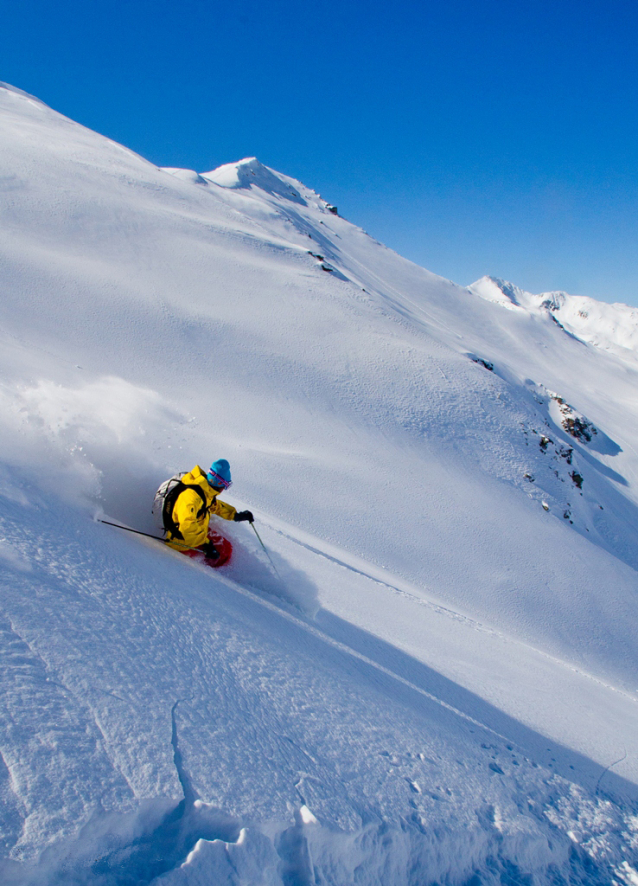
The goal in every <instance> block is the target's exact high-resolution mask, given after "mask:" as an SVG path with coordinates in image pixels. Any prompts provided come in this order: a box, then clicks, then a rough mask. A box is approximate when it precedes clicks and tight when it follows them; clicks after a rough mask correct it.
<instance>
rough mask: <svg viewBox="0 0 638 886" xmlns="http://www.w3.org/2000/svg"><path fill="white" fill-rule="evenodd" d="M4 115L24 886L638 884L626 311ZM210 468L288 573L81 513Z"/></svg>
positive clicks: (272, 182)
mask: <svg viewBox="0 0 638 886" xmlns="http://www.w3.org/2000/svg"><path fill="white" fill-rule="evenodd" d="M0 121H1V126H2V138H1V139H0V163H1V168H0V190H1V191H2V201H1V204H0V205H1V207H2V208H1V210H0V226H1V230H2V238H1V240H0V256H1V260H2V268H3V277H2V281H3V282H2V289H1V293H2V297H1V299H0V335H1V336H2V349H1V350H0V400H1V402H2V420H1V423H0V443H1V447H2V449H1V452H2V456H1V464H0V468H1V470H0V566H1V567H2V572H1V577H0V582H1V586H2V612H1V613H0V627H1V630H2V643H1V645H0V654H1V655H2V657H3V668H2V670H1V673H2V680H3V684H4V685H3V690H4V693H3V694H4V698H5V700H6V702H5V704H4V706H3V709H2V717H3V724H2V728H1V730H0V742H1V743H0V752H1V754H2V760H1V761H0V794H1V795H2V798H3V803H2V812H1V813H0V826H1V828H0V839H1V840H2V846H3V851H4V859H5V860H4V861H3V862H2V863H0V864H2V866H1V867H0V871H1V872H2V875H3V878H4V881H5V882H8V883H20V884H22V883H38V884H40V883H51V884H54V883H98V884H105V886H110V884H115V883H118V884H127V883H131V884H133V883H136V884H137V883H140V882H142V883H145V882H151V881H153V882H158V883H166V884H168V883H170V884H182V883H192V884H195V883H202V882H206V883H208V882H214V883H229V884H231V883H232V884H238V883H251V884H257V883H264V884H278V886H279V884H310V883H317V884H318V883H331V884H349V883H354V882H356V883H361V884H372V883H380V882H382V883H384V884H386V883H387V884H403V883H415V884H416V883H418V884H423V883H434V882H439V883H442V882H446V883H459V884H461V883H468V882H475V883H478V882H481V883H497V882H514V883H519V882H535V883H558V882H571V883H585V882H587V883H592V882H600V883H609V882H612V881H613V882H617V883H631V882H632V878H634V877H636V876H638V874H636V870H637V869H638V817H637V814H638V810H637V806H636V804H637V803H638V793H637V790H636V783H637V781H638V763H637V750H638V742H637V739H636V735H637V730H636V726H637V725H638V716H637V710H638V709H637V698H636V688H637V686H638V684H637V683H636V679H637V674H636V643H635V638H636V629H637V627H638V624H637V622H638V619H637V615H636V600H637V596H636V594H637V590H638V585H637V582H636V570H637V569H638V555H637V554H636V551H637V550H638V544H637V543H638V518H637V512H636V508H637V507H638V499H637V496H636V483H637V482H638V476H637V474H638V458H637V455H636V444H635V440H636V434H637V432H638V409H637V404H636V398H635V390H636V381H637V378H636V374H637V368H636V360H635V337H634V334H635V330H636V324H635V316H634V314H635V312H633V313H632V312H631V309H629V308H626V307H625V306H617V305H615V306H608V305H601V304H600V303H597V302H591V300H587V301H588V304H587V305H586V306H585V307H583V302H581V301H580V300H577V299H576V298H574V297H571V296H566V295H564V294H558V295H557V294H552V296H553V297H552V299H549V297H548V296H547V294H545V296H542V297H541V296H528V294H524V293H522V292H521V291H520V290H518V289H516V288H515V287H513V286H512V285H511V284H504V283H503V282H502V281H496V280H483V281H479V283H478V284H474V285H473V286H472V287H470V289H469V290H468V289H466V288H463V287H460V286H456V285H455V284H453V283H451V282H450V281H446V280H442V279H441V278H439V277H436V276H435V275H433V274H430V273H429V272H427V271H425V270H423V269H421V268H418V267H417V266H415V265H413V264H411V263H409V262H407V261H405V260H404V259H402V258H400V257H399V256H397V255H396V254H395V253H393V252H392V251H390V250H388V249H386V248H385V247H384V246H382V245H381V244H379V243H377V242H376V241H374V240H373V239H372V238H370V237H369V236H368V235H367V234H365V233H364V232H363V231H361V230H360V229H358V228H356V227H355V226H353V225H352V224H350V223H349V222H348V221H346V220H345V219H343V218H340V217H339V216H337V215H336V214H335V213H334V212H333V211H332V210H333V208H331V207H330V204H328V203H326V201H325V200H323V199H322V198H321V197H320V196H319V195H317V194H316V193H314V192H313V191H311V190H310V189H308V188H307V187H305V186H304V185H302V184H301V183H299V182H297V181H295V180H294V179H291V178H289V177H287V176H284V175H281V174H280V173H278V172H275V171H274V170H271V169H268V168H267V167H265V166H263V165H262V164H261V163H259V161H257V160H256V159H255V158H250V159H248V160H243V161H240V162H239V163H233V164H228V165H227V166H223V167H221V168H220V169H218V170H214V171H213V172H206V173H201V174H200V173H196V172H194V171H191V170H176V169H165V170H162V169H158V168H156V167H154V166H153V165H152V164H150V163H148V162H146V161H145V160H143V159H142V158H140V157H138V156H137V155H135V154H133V153H132V152H130V151H127V150H126V149H124V148H122V147H121V146H119V145H117V144H115V143H113V142H111V141H109V140H107V139H105V138H103V137H101V136H99V135H96V134H95V133H92V132H90V131H88V130H86V129H84V128H83V127H81V126H79V125H77V124H75V123H73V122H72V121H70V120H67V119H66V118H64V117H61V116H60V115H58V114H56V113H55V112H54V111H52V110H51V109H49V108H47V107H46V106H45V105H43V104H42V103H40V102H38V101H37V100H34V99H32V98H31V97H28V96H25V95H24V94H22V93H20V92H19V91H17V90H13V89H7V88H0ZM495 302H496V303H495ZM544 302H547V304H544ZM589 302H591V304H589ZM504 306H505V307H506V308H508V307H509V308H511V310H503V307H504ZM579 312H581V313H579ZM583 313H587V316H586V317H584V316H581V314H583ZM583 429H584V432H582V431H583ZM592 429H593V430H592ZM588 438H589V439H588ZM220 456H223V457H226V458H228V459H229V460H230V462H231V465H232V469H233V479H234V485H233V488H232V493H233V494H232V495H230V496H229V500H230V501H231V502H232V503H233V504H236V505H239V506H242V507H244V506H246V507H250V508H251V509H252V510H253V511H254V512H255V515H256V517H257V524H256V526H257V528H258V529H259V531H260V534H261V535H262V538H263V540H264V542H265V544H266V546H267V548H268V550H269V552H270V554H271V556H272V559H273V563H274V566H275V568H276V570H277V572H278V573H279V574H280V575H281V579H282V580H281V581H280V580H279V579H278V578H277V576H276V575H275V573H274V572H273V570H272V567H271V564H270V563H269V561H268V559H267V558H266V556H265V554H264V552H263V550H262V549H261V547H260V545H259V542H258V540H257V538H256V537H255V536H254V534H253V533H252V532H251V530H250V528H249V526H247V525H246V524H238V525H228V526H226V527H224V528H226V529H227V530H228V531H229V533H230V535H231V536H232V539H233V542H234V545H235V557H234V558H233V561H232V562H231V564H230V565H229V566H228V567H227V568H223V569H220V570H219V571H218V572H212V571H211V570H206V569H204V568H202V567H198V566H197V565H194V564H192V563H191V562H187V561H186V559H185V558H183V557H182V556H181V555H179V554H176V553H175V552H173V551H169V550H167V549H164V548H162V547H161V546H160V545H158V544H157V543H155V542H153V541H150V540H145V539H143V538H141V537H139V536H132V535H127V534H125V533H118V530H116V529H112V528H110V527H108V526H105V525H100V524H98V523H96V522H94V521H93V520H92V519H91V518H92V517H94V516H99V515H101V514H106V515H107V519H115V520H116V521H117V520H119V521H123V522H125V523H126V524H127V525H130V526H134V527H136V528H138V529H141V530H142V531H150V532H152V531H153V524H152V520H151V515H150V504H151V501H152V497H153V493H154V491H155V488H156V487H157V485H158V484H159V483H160V481H162V480H163V479H165V478H166V477H167V476H169V475H170V474H172V473H174V472H175V471H177V470H188V469H190V468H191V467H192V466H193V465H194V464H195V463H200V464H202V465H204V466H206V464H207V463H209V460H212V459H214V458H217V457H220ZM472 878H474V879H472Z"/></svg>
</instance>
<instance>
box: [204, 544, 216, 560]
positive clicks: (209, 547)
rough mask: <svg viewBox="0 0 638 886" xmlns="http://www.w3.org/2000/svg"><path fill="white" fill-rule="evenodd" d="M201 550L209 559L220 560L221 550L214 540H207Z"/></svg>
mask: <svg viewBox="0 0 638 886" xmlns="http://www.w3.org/2000/svg"><path fill="white" fill-rule="evenodd" d="M200 550H201V551H202V552H203V554H204V556H205V557H206V559H207V560H219V551H218V550H217V548H216V547H215V545H214V544H213V543H212V541H207V542H206V544H205V545H202V546H201V548H200Z"/></svg>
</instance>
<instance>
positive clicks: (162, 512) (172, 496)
mask: <svg viewBox="0 0 638 886" xmlns="http://www.w3.org/2000/svg"><path fill="white" fill-rule="evenodd" d="M185 473H186V471H182V472H181V473H180V474H174V475H173V476H172V477H169V478H168V480H164V482H163V483H162V485H161V486H160V487H159V489H158V490H157V492H156V493H155V498H154V499H153V507H152V508H151V513H152V515H153V516H154V517H155V522H156V524H157V526H158V528H159V529H161V530H162V532H170V534H171V536H172V537H173V538H183V537H184V536H183V535H182V533H181V532H180V531H179V527H178V525H177V523H175V521H174V520H173V516H172V515H173V508H174V507H175V502H176V501H177V497H178V495H181V494H182V492H184V490H185V489H193V490H195V492H197V493H198V495H199V496H200V497H201V499H202V506H201V508H200V509H199V511H198V512H197V518H198V519H199V518H200V517H202V516H203V515H204V514H205V513H206V511H207V510H208V505H207V503H206V496H205V495H204V493H203V492H202V490H201V489H200V488H199V486H191V485H188V486H187V485H186V483H182V477H183V476H184V474H185Z"/></svg>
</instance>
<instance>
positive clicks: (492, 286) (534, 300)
mask: <svg viewBox="0 0 638 886" xmlns="http://www.w3.org/2000/svg"><path fill="white" fill-rule="evenodd" d="M468 289H469V291H470V292H472V293H474V294H475V295H478V296H480V297H481V298H484V299H486V301H491V302H493V303H495V304H499V305H502V306H503V307H507V308H511V309H516V308H520V309H522V310H526V311H532V312H542V311H549V312H550V314H551V315H552V316H553V317H554V318H555V320H556V321H557V322H558V323H560V324H561V325H562V326H563V327H564V328H565V329H567V330H568V331H569V332H571V333H572V334H573V335H576V336H577V337H578V338H580V339H582V340H583V341H585V342H588V343H589V344H592V345H594V346H595V347H599V348H604V349H606V350H612V351H614V352H615V353H617V354H619V355H620V356H624V357H625V358H627V359H630V358H631V359H635V353H636V350H637V349H638V310H637V309H636V308H631V307H629V306H628V305H623V304H613V305H610V304H606V303H605V302H601V301H597V300H596V299H593V298H587V297H585V296H582V295H568V294H567V293H566V292H541V293H540V294H539V295H532V294H531V293H530V292H525V291H524V290H523V289H520V288H519V287H518V286H515V285H514V284H512V283H508V282H507V281H506V280H499V279H498V278H497V277H481V279H480V280H477V281H476V283H472V285H471V286H468ZM618 348H622V349H623V350H622V351H619V350H618ZM625 350H629V351H632V352H633V354H632V355H629V354H626V353H624V351H625Z"/></svg>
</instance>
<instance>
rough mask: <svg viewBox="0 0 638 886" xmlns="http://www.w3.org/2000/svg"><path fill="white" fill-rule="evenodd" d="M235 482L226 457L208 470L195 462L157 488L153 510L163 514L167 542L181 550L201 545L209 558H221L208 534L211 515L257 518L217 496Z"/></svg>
mask: <svg viewBox="0 0 638 886" xmlns="http://www.w3.org/2000/svg"><path fill="white" fill-rule="evenodd" d="M231 483H232V481H231V476H230V465H229V464H228V462H227V461H226V459H225V458H219V459H217V461H214V462H213V463H212V465H211V466H210V470H209V471H208V473H204V471H203V470H202V468H200V466H199V465H195V467H194V468H193V469H192V471H189V472H188V473H186V474H181V475H177V476H176V477H171V479H170V480H167V481H166V483H163V484H162V485H161V486H160V488H159V489H158V491H157V495H156V497H155V505H154V507H153V511H154V512H159V513H160V514H161V516H162V519H163V525H164V529H165V531H166V544H168V545H170V547H172V548H175V549H176V550H181V551H183V550H184V546H187V547H188V548H199V550H201V551H202V552H203V553H204V556H205V557H206V559H208V560H212V561H215V560H217V559H218V558H219V556H220V554H219V551H218V550H217V548H216V547H215V545H214V544H213V542H212V541H211V540H210V539H209V537H208V524H209V520H210V517H211V515H212V514H215V515H216V516H218V517H222V518H223V519H224V520H233V521H234V522H235V523H242V522H244V521H246V520H247V521H248V522H249V523H252V522H253V521H254V517H253V515H252V513H251V512H250V511H237V509H236V508H234V507H233V506H232V505H229V504H226V502H224V501H221V500H220V499H218V498H217V496H218V495H219V493H220V492H222V491H224V490H225V489H229V488H230V486H231ZM179 542H181V544H180V543H179Z"/></svg>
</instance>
